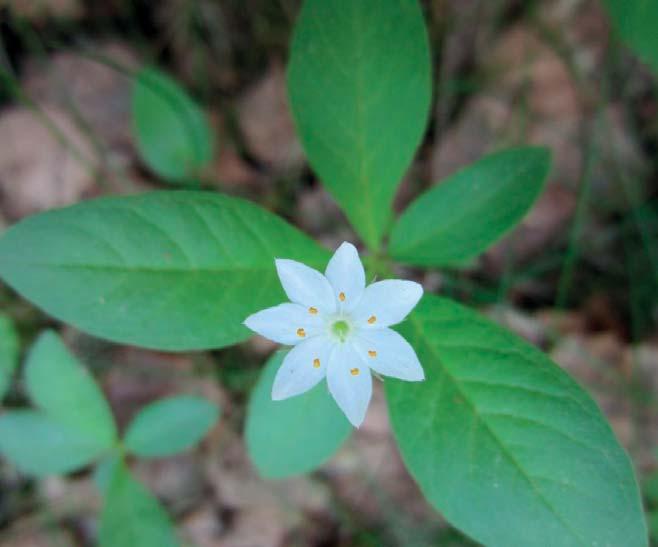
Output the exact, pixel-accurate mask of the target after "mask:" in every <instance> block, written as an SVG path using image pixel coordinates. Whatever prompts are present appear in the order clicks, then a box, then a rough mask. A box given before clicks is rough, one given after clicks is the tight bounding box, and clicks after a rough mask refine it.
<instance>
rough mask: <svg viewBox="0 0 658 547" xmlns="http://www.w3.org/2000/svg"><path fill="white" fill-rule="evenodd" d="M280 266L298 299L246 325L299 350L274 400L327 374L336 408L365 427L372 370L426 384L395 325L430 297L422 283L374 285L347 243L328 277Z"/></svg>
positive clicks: (290, 263)
mask: <svg viewBox="0 0 658 547" xmlns="http://www.w3.org/2000/svg"><path fill="white" fill-rule="evenodd" d="M275 263H276V269H277V272H278V274H279V279H280V280H281V284H282V285H283V288H284V290H285V291H286V294H287V295H288V298H290V300H291V301H292V302H290V303H286V304H280V305H278V306H274V307H273V308H268V309H265V310H263V311H260V312H258V313H255V314H253V315H250V316H249V317H248V318H247V319H246V320H245V322H244V324H245V325H246V326H247V327H249V328H250V329H251V330H253V331H254V332H257V333H258V334H260V335H262V336H264V337H265V338H269V339H270V340H273V341H275V342H279V343H281V344H286V345H291V346H294V347H293V348H292V349H291V350H290V352H289V353H288V354H287V355H286V357H285V359H284V360H283V363H282V365H281V368H280V369H279V371H278V372H277V375H276V378H275V379H274V385H273V387H272V398H273V399H274V400H281V399H287V398H288V397H293V396H295V395H299V394H301V393H303V392H305V391H308V390H309V389H311V388H312V387H314V386H315V385H316V384H317V383H318V382H320V381H321V380H322V379H323V378H324V377H325V376H326V377H327V384H328V386H329V391H330V392H331V395H332V396H333V398H334V399H335V400H336V403H337V404H338V406H339V407H340V408H341V410H342V411H343V412H344V413H345V415H346V416H347V418H348V419H349V420H350V422H352V424H353V425H354V426H356V427H358V426H359V425H361V423H362V422H363V419H364V417H365V414H366V410H367V408H368V404H369V402H370V397H371V395H372V377H371V372H370V370H371V369H372V370H373V371H374V372H376V373H379V374H383V375H385V376H392V377H394V378H399V379H401V380H408V381H411V382H416V381H420V380H424V379H425V375H424V372H423V368H422V366H421V365H420V362H419V361H418V357H416V353H415V352H414V350H413V348H412V347H411V346H410V345H409V343H408V342H407V341H406V340H405V339H404V338H403V337H402V336H400V335H399V334H398V333H397V332H395V331H394V330H391V329H389V328H388V327H390V326H391V325H395V324H396V323H399V322H400V321H402V320H403V319H404V318H405V317H406V316H407V314H408V313H409V312H410V311H411V310H412V309H413V308H414V306H415V305H416V304H417V303H418V301H419V300H420V297H421V296H422V295H423V288H422V287H421V286H420V285H419V284H418V283H414V282H413V281H401V280H386V281H378V282H376V283H373V284H371V285H369V286H368V287H366V283H365V272H364V270H363V265H362V264H361V260H360V259H359V253H358V252H357V250H356V248H355V247H354V245H352V244H350V243H347V242H345V243H343V244H342V245H341V246H340V247H339V248H338V250H337V251H336V253H335V254H334V256H333V257H332V258H331V260H330V261H329V264H328V265H327V270H326V271H325V275H322V274H321V273H320V272H318V271H317V270H314V269H313V268H309V267H308V266H305V265H304V264H301V263H299V262H295V261H294V260H282V259H278V260H276V261H275Z"/></svg>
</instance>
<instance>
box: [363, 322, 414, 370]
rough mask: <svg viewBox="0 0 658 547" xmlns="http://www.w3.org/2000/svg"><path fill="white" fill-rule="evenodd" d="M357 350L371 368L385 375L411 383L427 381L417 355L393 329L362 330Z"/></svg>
mask: <svg viewBox="0 0 658 547" xmlns="http://www.w3.org/2000/svg"><path fill="white" fill-rule="evenodd" d="M354 347H355V348H356V350H357V352H358V353H359V355H360V356H361V359H362V360H363V361H364V362H365V363H367V365H368V366H369V367H370V368H371V369H372V370H374V371H375V372H378V373H379V374H383V375H384V376H392V377H393V378H399V379H400V380H407V381H408V382H419V381H421V380H424V379H425V372H424V371H423V367H422V366H421V364H420V361H419V360H418V357H417V356H416V352H415V351H414V349H413V348H412V347H411V345H410V344H409V342H407V341H406V340H405V339H404V338H403V337H402V336H400V335H399V334H398V333H397V332H395V331H394V330H391V329H367V330H365V329H364V330H362V331H361V332H360V333H359V334H358V335H357V337H356V339H355V340H354Z"/></svg>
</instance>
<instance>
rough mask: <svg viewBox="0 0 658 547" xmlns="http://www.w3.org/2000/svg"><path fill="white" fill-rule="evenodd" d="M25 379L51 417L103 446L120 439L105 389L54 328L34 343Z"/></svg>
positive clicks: (32, 395)
mask: <svg viewBox="0 0 658 547" xmlns="http://www.w3.org/2000/svg"><path fill="white" fill-rule="evenodd" d="M25 382H26V384H27V390H28V393H29V394H30V398H31V399H32V402H33V403H34V404H36V405H37V406H38V407H39V408H41V409H42V410H43V411H44V413H45V414H46V415H48V417H49V418H52V419H53V420H55V421H56V422H58V423H60V424H62V425H64V426H67V427H69V428H71V429H73V430H75V431H77V432H79V434H80V435H82V436H84V437H86V438H87V439H89V441H90V442H91V443H94V444H95V445H96V446H98V447H100V448H104V449H109V448H111V447H112V446H113V445H114V444H115V443H116V440H117V432H116V426H115V423H114V418H113V417H112V411H111V410H110V407H109V405H108V404H107V401H106V400H105V396H104V395H103V392H102V391H101V390H100V389H99V387H98V386H97V385H96V382H95V381H94V379H93V378H92V377H91V375H90V374H89V372H88V371H87V369H86V368H85V367H83V366H82V364H80V362H79V361H78V360H77V359H76V358H75V357H73V355H71V353H70V352H69V350H68V349H67V348H66V346H64V344H63V343H62V341H61V340H60V339H59V337H58V336H57V335H56V334H55V333H54V332H51V331H48V332H44V333H43V334H42V335H41V336H40V337H39V339H38V340H37V341H36V343H35V344H34V346H32V348H31V350H30V352H29V354H28V356H27V362H26V365H25Z"/></svg>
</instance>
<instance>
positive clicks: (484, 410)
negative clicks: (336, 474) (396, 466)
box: [385, 296, 647, 547]
mask: <svg viewBox="0 0 658 547" xmlns="http://www.w3.org/2000/svg"><path fill="white" fill-rule="evenodd" d="M400 332H401V333H402V334H403V335H404V336H405V337H406V338H407V340H409V342H410V343H411V344H412V345H413V346H414V347H415V349H416V351H417V353H418V357H419V358H420V361H421V363H422V364H423V366H424V368H425V373H426V376H427V380H426V381H425V382H419V383H404V382H399V381H395V380H387V381H386V384H385V385H386V394H387V398H388V401H389V409H390V416H391V422H392V426H393V431H394V433H395V437H396V439H397V442H398V444H399V447H400V450H401V453H402V457H403V459H404V461H405V463H406V465H407V467H408V468H409V470H410V471H411V474H412V475H413V476H414V478H415V479H416V481H417V482H418V484H419V485H420V487H421V489H422V491H423V493H424V494H425V496H426V497H427V499H428V500H429V501H430V503H432V504H433V505H434V506H435V507H436V508H437V509H439V510H440V511H441V512H442V513H443V514H444V515H445V517H446V518H447V519H448V520H449V521H450V522H451V523H452V524H453V525H455V526H456V527H458V528H460V529H461V530H463V531H464V532H466V533H467V534H469V535H470V536H472V537H473V538H474V539H476V540H477V541H479V542H481V543H483V544H485V545H504V546H506V547H508V546H517V545H518V546H520V547H521V546H522V547H533V546H537V547H545V546H547V545H556V546H557V545H559V546H571V545H573V546H585V545H600V546H603V545H610V546H617V545H624V546H627V547H640V546H645V545H646V544H647V531H646V527H645V523H644V516H643V513H642V506H641V502H640V496H639V492H638V487H637V483H636V480H635V476H634V473H633V469H632V467H631V464H630V461H629V459H628V456H627V455H626V453H625V452H624V450H623V449H622V448H621V447H620V445H619V443H618V442H617V440H616V439H615V437H614V435H613V433H612V431H611V430H610V427H609V426H608V424H607V423H606V421H605V419H604V417H603V416H602V415H601V412H600V411H599V409H598V407H597V406H596V404H595V403H594V402H593V401H592V399H591V398H590V397H589V396H588V395H587V394H586V393H585V392H584V391H583V390H582V389H581V388H580V387H578V385H577V384H576V383H575V382H574V381H573V380H572V379H571V378H570V377H569V376H568V375H567V374H566V373H565V372H563V371H562V370H561V369H560V368H559V367H557V366H556V365H555V364H554V363H552V362H551V361H550V360H549V359H548V358H547V357H546V356H545V355H544V354H542V353H541V352H540V351H538V350H536V349H535V348H533V347H532V346H530V345H529V344H527V343H525V342H524V341H522V340H520V339H519V338H517V337H516V336H514V335H513V334H511V333H509V332H507V331H505V330H503V329H501V328H499V327H497V326H496V325H494V324H492V323H491V322H489V321H488V320H486V319H484V318H482V317H481V316H479V315H478V314H476V313H474V312H472V311H470V310H468V309H466V308H464V307H462V306H460V305H458V304H456V303H454V302H451V301H449V300H445V299H441V298H438V297H435V296H426V297H424V298H423V300H422V301H421V303H420V305H419V306H418V308H417V309H416V310H415V311H414V312H413V313H412V315H411V316H410V318H409V320H408V321H406V322H405V323H404V324H403V325H401V327H400Z"/></svg>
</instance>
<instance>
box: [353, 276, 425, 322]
mask: <svg viewBox="0 0 658 547" xmlns="http://www.w3.org/2000/svg"><path fill="white" fill-rule="evenodd" d="M421 296H423V287H422V286H421V285H419V284H418V283H415V282H413V281H402V280H399V279H386V280H385V281H378V282H377V283H373V284H372V285H368V286H367V287H366V290H365V291H363V297H362V298H361V301H360V302H359V305H358V306H357V307H356V309H355V310H354V313H353V318H354V322H355V323H356V324H357V325H358V326H359V327H362V328H375V329H377V328H382V327H388V326H390V325H395V324H396V323H399V322H400V321H402V320H403V319H404V318H405V317H406V316H407V315H408V314H409V312H410V311H411V310H412V309H413V308H414V307H415V306H416V304H418V301H419V300H420V297H421Z"/></svg>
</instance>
